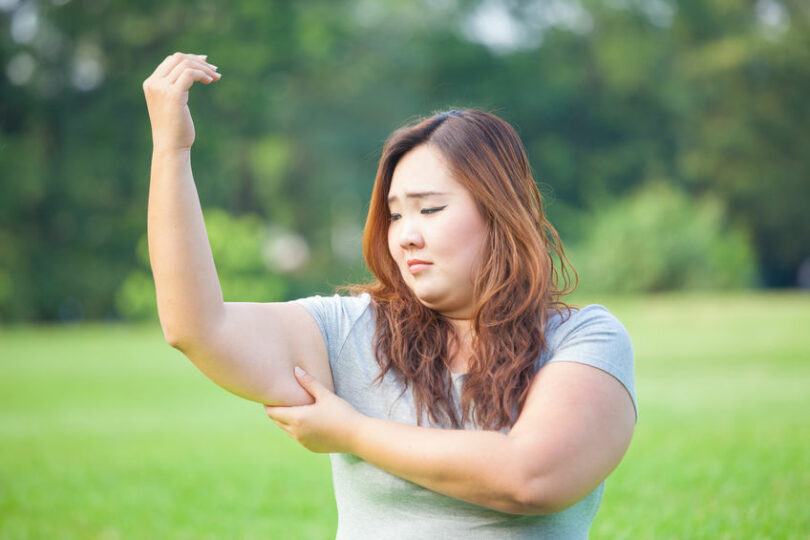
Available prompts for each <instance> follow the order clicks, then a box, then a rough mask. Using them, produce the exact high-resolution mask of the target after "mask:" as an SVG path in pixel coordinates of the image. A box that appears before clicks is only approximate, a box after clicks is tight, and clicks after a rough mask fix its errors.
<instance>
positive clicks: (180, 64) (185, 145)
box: [143, 52, 220, 150]
mask: <svg viewBox="0 0 810 540" xmlns="http://www.w3.org/2000/svg"><path fill="white" fill-rule="evenodd" d="M206 58H207V56H205V55H196V54H183V53H179V52H178V53H174V54H173V55H171V56H168V57H166V59H165V60H164V61H163V62H161V64H160V65H159V66H158V67H157V69H155V71H154V73H152V75H150V76H149V78H148V79H146V80H145V81H144V82H143V93H144V95H145V96H146V106H147V108H148V109H149V120H150V122H151V123H152V144H153V146H154V148H155V149H156V150H157V149H160V150H187V149H189V148H191V145H192V144H193V143H194V122H192V120H191V113H190V112H189V110H188V90H189V88H191V85H192V84H194V83H195V82H197V81H199V82H201V83H203V84H209V83H212V82H214V81H218V80H219V78H220V74H219V73H217V71H216V70H217V67H216V66H214V65H213V64H209V63H208V62H206Z"/></svg>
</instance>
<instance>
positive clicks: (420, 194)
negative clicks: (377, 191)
mask: <svg viewBox="0 0 810 540" xmlns="http://www.w3.org/2000/svg"><path fill="white" fill-rule="evenodd" d="M431 195H447V193H444V192H442V191H414V192H411V193H405V198H406V199H423V198H425V197H429V196H431ZM398 200H399V199H398V198H397V196H396V195H391V196H390V197H388V204H391V203H395V202H397V201H398Z"/></svg>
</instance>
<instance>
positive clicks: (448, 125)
mask: <svg viewBox="0 0 810 540" xmlns="http://www.w3.org/2000/svg"><path fill="white" fill-rule="evenodd" d="M422 144H430V145H432V146H433V147H435V148H437V149H438V150H439V151H440V153H441V154H442V155H443V157H444V158H445V162H446V163H447V166H448V167H449V170H450V173H451V174H452V175H453V178H454V179H455V180H456V181H458V182H459V183H461V184H462V185H463V186H464V187H465V188H467V189H468V190H469V191H470V193H471V194H472V196H473V198H474V199H475V201H476V203H477V204H478V207H479V210H480V212H481V215H482V216H483V217H484V219H485V221H486V223H487V229H488V238H487V249H486V255H485V260H484V261H483V264H482V267H481V271H480V273H479V275H477V276H476V279H475V284H474V288H475V289H474V299H475V300H474V301H475V306H474V309H473V319H472V328H473V337H472V356H471V357H470V358H469V363H468V372H467V376H466V378H465V379H464V384H463V387H462V392H461V403H460V404H456V403H455V399H454V397H453V385H452V378H451V375H450V370H449V368H448V366H449V361H450V355H451V354H452V352H453V350H454V343H458V342H457V339H458V336H457V335H456V333H455V330H454V328H453V325H452V324H451V323H450V322H449V321H448V320H447V319H445V318H444V317H443V316H442V315H441V314H440V313H438V312H436V311H434V310H432V309H429V308H427V307H425V306H424V305H422V303H421V302H420V301H419V300H418V298H417V297H416V296H415V295H414V294H413V292H412V291H411V290H410V288H409V287H408V286H407V285H406V284H405V282H404V280H403V278H402V276H401V274H400V271H399V269H398V267H397V265H396V263H395V262H394V260H393V259H392V257H391V255H390V253H389V250H388V240H387V237H388V225H389V209H388V201H387V198H388V191H389V188H390V186H391V179H392V176H393V173H394V169H395V168H396V166H397V164H398V163H399V160H400V159H402V157H403V156H404V155H405V154H406V153H408V152H409V151H410V150H412V149H413V148H415V147H417V146H419V145H422ZM363 253H364V256H365V260H366V264H367V265H368V268H369V269H370V270H371V272H372V274H374V277H375V278H376V280H375V281H374V282H372V283H369V284H366V285H359V286H355V287H352V290H353V291H354V292H367V293H369V294H370V295H371V297H372V301H373V306H374V312H375V317H376V323H377V326H376V331H375V344H374V347H375V354H376V357H377V362H379V364H380V369H381V375H380V379H381V378H382V377H383V376H384V375H385V374H386V373H387V372H388V371H391V370H393V372H394V373H396V374H397V375H398V376H399V378H400V379H401V380H402V382H403V385H404V386H403V387H404V388H405V389H407V388H408V386H409V385H410V386H412V388H413V396H414V402H415V405H416V410H417V421H418V422H420V423H421V418H422V416H423V414H424V413H425V412H427V413H428V414H429V416H430V418H431V420H432V421H433V422H434V423H437V424H441V425H450V426H452V427H455V428H458V427H461V426H462V425H463V424H464V423H465V422H467V421H472V422H475V423H476V424H477V425H478V426H480V427H481V428H484V429H501V428H504V427H507V426H511V425H512V424H513V423H514V421H515V420H516V419H517V415H518V414H519V413H520V410H521V409H522V407H523V404H524V403H525V401H526V396H527V394H528V391H529V385H530V383H531V380H532V378H533V376H534V374H535V363H536V361H537V359H538V357H539V355H540V352H541V351H542V350H543V348H544V347H545V345H546V341H545V327H546V323H547V321H548V317H549V316H550V312H552V311H554V310H556V311H557V312H561V311H563V310H565V309H568V306H567V305H566V304H565V303H564V302H562V301H561V300H560V299H561V297H562V296H563V295H565V294H567V293H568V292H570V290H571V289H573V287H574V286H575V280H576V274H575V273H574V282H573V285H572V281H571V279H570V276H569V272H568V270H573V269H571V267H570V264H568V261H567V259H566V257H565V253H564V251H563V248H562V244H561V243H560V239H559V236H558V235H557V232H556V231H555V230H554V228H553V227H552V226H551V224H550V223H549V222H548V221H547V220H546V218H545V216H544V214H543V206H542V200H541V197H540V192H539V191H538V189H537V186H536V185H535V183H534V179H533V178H532V174H531V170H530V167H529V162H528V159H527V158H526V153H525V151H524V149H523V145H522V143H521V142H520V138H519V137H518V135H517V133H515V131H514V129H512V127H511V126H510V125H509V124H507V123H506V122H504V121H503V120H501V119H500V118H498V117H497V116H495V115H492V114H489V113H486V112H483V111H478V110H463V111H456V110H452V111H447V112H442V113H439V114H436V115H433V116H431V117H428V118H424V119H422V120H420V121H418V122H417V123H415V124H412V125H409V126H406V127H403V128H400V129H398V130H397V131H395V132H394V133H392V134H391V136H390V137H389V138H388V140H387V141H386V143H385V146H384V147H383V152H382V157H381V158H380V163H379V167H378V169H377V177H376V179H375V181H374V189H373V191H372V195H371V203H370V206H369V212H368V218H367V220H366V226H365V231H364V235H363ZM403 391H404V390H403ZM459 405H460V414H459Z"/></svg>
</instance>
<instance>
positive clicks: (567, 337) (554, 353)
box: [546, 304, 638, 421]
mask: <svg viewBox="0 0 810 540" xmlns="http://www.w3.org/2000/svg"><path fill="white" fill-rule="evenodd" d="M549 334H550V335H548V334H547V336H546V338H547V343H548V345H549V347H548V349H549V351H550V356H548V357H547V360H546V362H578V363H581V364H587V365H590V366H593V367H596V368H599V369H601V370H602V371H605V372H607V373H608V374H610V375H612V376H613V377H615V378H616V379H617V380H618V381H619V382H620V383H622V385H623V386H624V387H625V389H626V390H627V393H628V394H629V395H630V398H631V400H632V401H633V408H634V410H635V413H636V421H638V402H637V400H636V389H635V374H634V360H633V346H632V344H631V342H630V336H629V335H628V333H627V330H626V329H625V328H624V326H623V325H622V323H621V322H619V320H618V319H617V318H616V317H614V316H613V315H612V314H611V313H610V312H609V311H608V310H607V309H605V308H604V307H603V306H600V305H596V304H593V305H589V306H586V307H584V308H583V309H581V310H578V311H572V312H571V315H570V316H569V317H567V318H566V319H565V320H563V321H562V322H561V323H559V324H558V325H557V326H555V327H553V328H551V329H550V332H549Z"/></svg>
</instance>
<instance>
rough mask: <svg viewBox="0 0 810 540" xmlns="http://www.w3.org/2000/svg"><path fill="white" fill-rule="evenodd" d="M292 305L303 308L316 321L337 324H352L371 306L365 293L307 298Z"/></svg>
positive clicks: (295, 301) (369, 297)
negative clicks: (347, 322)
mask: <svg viewBox="0 0 810 540" xmlns="http://www.w3.org/2000/svg"><path fill="white" fill-rule="evenodd" d="M294 303H296V304H298V305H300V306H302V307H304V308H305V309H306V310H307V311H309V312H310V313H311V314H312V315H313V316H314V317H315V318H316V319H320V320H323V321H324V322H325V321H331V322H337V321H338V320H344V321H345V320H348V321H350V322H353V321H355V320H357V319H358V318H359V317H360V316H361V315H363V313H365V312H366V311H367V310H368V308H369V306H370V305H371V296H370V295H369V294H367V293H363V294H359V295H352V296H344V295H340V294H334V295H332V296H320V295H315V296H308V297H306V298H299V299H298V300H294Z"/></svg>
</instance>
